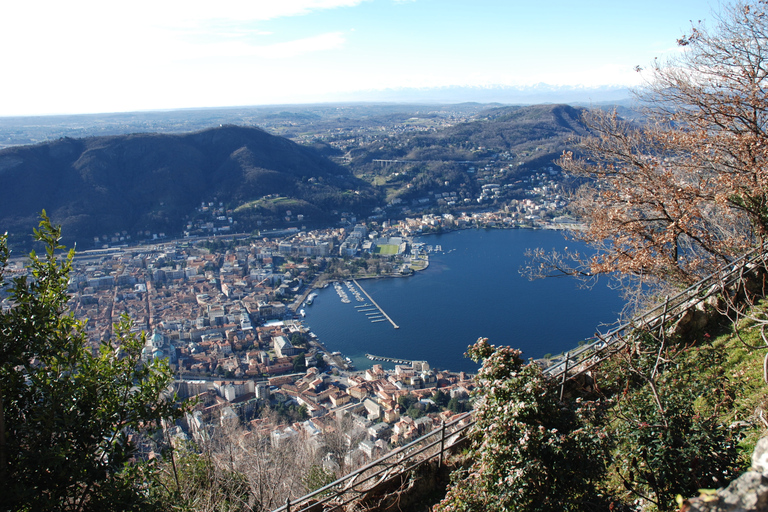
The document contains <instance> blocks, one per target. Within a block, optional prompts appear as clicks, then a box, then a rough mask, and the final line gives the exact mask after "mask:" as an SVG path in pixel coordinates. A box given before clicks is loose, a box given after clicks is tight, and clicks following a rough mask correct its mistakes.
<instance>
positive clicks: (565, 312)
mask: <svg viewBox="0 0 768 512" xmlns="http://www.w3.org/2000/svg"><path fill="white" fill-rule="evenodd" d="M420 241H423V242H425V243H427V244H429V245H441V246H442V251H443V252H442V253H433V254H431V255H430V263H429V268H427V269H426V270H424V271H422V272H418V273H416V275H414V276H412V277H408V278H389V279H367V280H362V281H359V283H360V284H361V285H362V287H363V288H364V289H365V291H366V292H367V293H368V294H369V295H370V296H371V297H372V298H373V300H375V301H376V302H377V303H378V304H379V306H381V308H382V309H383V310H384V311H385V312H386V313H387V315H389V316H390V317H391V318H392V320H393V321H394V322H395V323H396V324H397V325H398V326H399V329H395V328H394V327H393V326H392V324H391V323H389V322H387V321H380V322H371V320H370V319H369V317H368V316H366V312H361V311H360V309H361V308H356V307H355V306H360V305H361V303H360V302H357V301H356V300H355V299H354V297H353V296H352V294H350V293H349V292H347V293H348V295H349V298H350V299H351V302H350V303H343V302H341V300H340V298H339V296H338V295H337V294H336V292H335V290H334V289H333V287H332V286H329V287H327V288H325V289H323V290H319V291H318V292H319V295H318V297H317V298H316V299H315V301H314V304H313V305H311V306H306V307H305V308H304V309H305V311H306V318H305V319H304V323H305V325H306V326H307V327H309V328H310V329H311V330H312V332H314V333H315V334H316V335H317V336H318V337H319V338H320V340H321V341H322V342H323V343H324V344H325V345H326V347H327V348H328V350H330V351H337V350H338V351H341V352H342V353H343V354H344V355H345V356H348V357H350V358H351V359H352V360H353V361H354V363H355V365H356V366H357V367H358V368H359V369H362V368H368V367H370V365H371V364H372V363H371V361H369V360H367V359H366V358H365V354H366V353H372V354H376V355H380V356H386V357H393V358H402V359H413V360H426V361H429V363H430V365H431V366H432V367H436V368H442V369H448V370H452V371H462V370H463V371H467V372H475V371H476V370H477V368H478V367H477V365H476V364H475V363H473V362H472V361H471V360H469V359H466V358H465V357H464V352H465V351H466V349H467V347H468V346H469V345H471V344H472V343H474V342H475V340H477V338H479V337H486V338H488V339H489V341H490V343H492V344H494V345H510V346H513V347H516V348H519V349H521V350H522V351H523V353H524V354H523V356H524V357H526V358H538V357H541V356H543V355H545V354H548V353H550V354H557V353H560V352H563V351H565V350H568V349H571V348H573V347H575V346H577V345H578V343H579V341H581V340H583V339H586V338H589V337H591V336H592V335H593V334H594V333H595V332H596V331H598V330H605V325H607V324H612V323H613V322H615V321H616V319H617V317H618V315H619V312H620V311H621V308H622V307H623V305H624V302H623V301H622V299H621V296H620V293H619V292H618V291H616V290H613V289H611V288H610V287H608V280H607V279H606V280H604V281H600V282H598V283H597V284H596V285H595V286H593V287H591V288H584V287H583V284H582V283H580V282H579V281H577V280H575V279H572V278H550V279H539V280H535V281H529V280H528V279H527V278H525V277H523V276H521V275H520V272H519V270H520V267H521V266H522V265H523V264H524V263H525V260H526V257H525V251H526V249H533V248H536V247H542V248H544V249H548V250H549V249H553V248H557V249H562V248H563V247H565V246H568V247H571V248H575V247H578V244H576V243H574V241H573V240H568V241H566V240H565V239H564V238H563V235H562V234H561V233H560V232H558V231H551V230H528V229H512V230H463V231H455V232H451V233H446V234H441V235H431V236H427V237H423V238H421V239H420ZM344 289H345V291H346V287H344ZM368 313H370V312H368Z"/></svg>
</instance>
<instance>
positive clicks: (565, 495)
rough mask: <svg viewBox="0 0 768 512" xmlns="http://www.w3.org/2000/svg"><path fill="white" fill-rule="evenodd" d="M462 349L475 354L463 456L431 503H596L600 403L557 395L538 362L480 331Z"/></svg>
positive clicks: (601, 447)
mask: <svg viewBox="0 0 768 512" xmlns="http://www.w3.org/2000/svg"><path fill="white" fill-rule="evenodd" d="M468 355H469V356H470V357H471V358H472V359H473V360H475V361H480V360H483V366H482V368H481V369H480V371H479V373H478V375H477V384H478V390H477V392H476V394H475V396H476V398H477V400H476V403H475V419H476V423H475V425H474V427H473V429H472V432H471V433H470V440H471V446H470V448H469V457H470V460H471V464H470V466H469V467H468V468H466V469H464V470H459V471H456V472H454V473H453V474H452V475H451V487H450V488H449V491H448V493H447V495H446V497H445V499H444V500H443V501H442V502H441V503H440V504H439V505H438V506H437V507H436V510H438V511H446V512H447V511H467V512H469V511H477V510H484V511H506V510H541V511H549V510H579V511H582V510H588V509H590V508H595V509H597V508H598V505H600V504H601V498H600V496H599V493H598V491H597V487H596V483H597V482H598V480H599V479H600V478H601V477H602V476H603V475H604V474H605V470H606V464H605V462H606V454H607V449H608V447H609V443H608V437H607V435H606V434H605V432H604V430H603V429H602V428H601V426H600V418H601V412H602V406H601V404H600V403H599V402H589V401H577V400H573V401H569V402H560V401H559V399H558V388H557V384H556V383H553V382H551V381H549V380H548V379H546V378H545V377H544V375H543V374H542V372H541V368H540V367H539V366H538V365H536V364H532V363H531V364H524V363H523V360H522V359H521V358H520V351H519V350H514V349H511V348H508V347H495V346H493V345H490V344H489V343H488V341H487V340H486V339H480V340H478V341H477V343H475V345H473V346H472V347H470V349H469V351H468ZM593 425H594V426H593ZM603 509H605V508H604V507H603Z"/></svg>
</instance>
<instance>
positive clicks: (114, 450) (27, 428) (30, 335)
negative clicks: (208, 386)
mask: <svg viewBox="0 0 768 512" xmlns="http://www.w3.org/2000/svg"><path fill="white" fill-rule="evenodd" d="M60 238H61V233H60V229H59V228H58V227H54V226H52V225H51V223H50V221H49V220H48V218H47V217H46V215H45V212H43V214H42V220H41V221H40V228H39V229H37V230H35V239H36V240H37V241H40V242H43V243H44V244H45V253H44V255H43V256H38V255H37V254H35V253H34V252H33V253H31V254H30V260H29V264H28V269H29V271H30V274H31V275H30V277H29V278H28V277H26V276H20V277H15V278H13V279H11V280H10V283H8V282H7V281H6V268H7V264H8V256H9V251H8V249H7V246H6V238H5V237H1V238H0V277H2V281H3V284H4V285H6V284H9V287H10V294H11V295H10V296H11V300H12V301H13V307H12V308H10V309H8V310H7V311H3V312H1V313H0V419H2V423H0V425H3V426H4V429H3V430H0V437H1V438H0V480H2V481H3V482H4V492H3V493H2V494H0V509H3V510H5V509H14V510H17V509H29V510H132V509H138V508H141V509H142V510H144V509H147V508H148V507H149V506H150V505H151V503H149V502H148V499H147V496H146V493H144V492H143V491H142V488H143V487H144V486H145V484H146V475H144V474H143V471H141V470H139V468H137V467H131V466H129V465H128V463H129V460H130V458H131V457H132V456H133V455H134V446H133V443H132V442H131V436H133V435H135V434H137V433H140V432H142V431H146V430H148V429H152V428H156V427H158V426H159V422H160V420H161V419H163V418H174V417H177V416H178V414H179V413H178V410H177V409H176V407H175V405H174V403H173V402H172V401H166V400H164V399H163V398H162V396H161V395H162V394H163V393H165V390H166V388H167V386H168V384H169V383H170V381H171V379H172V372H171V371H170V369H169V367H168V366H167V364H165V363H164V362H161V361H155V362H153V363H151V364H149V365H144V364H141V362H140V356H141V349H142V348H143V346H144V336H143V335H141V336H139V335H135V334H133V333H131V324H130V322H129V321H128V319H127V318H124V319H123V320H122V321H121V322H120V323H119V324H118V325H117V326H115V336H114V338H113V339H112V340H111V341H109V342H103V343H102V344H101V345H100V346H98V347H97V348H92V347H91V346H89V344H88V342H87V338H86V335H85V325H84V323H83V322H80V321H78V320H76V319H75V318H74V317H73V315H72V314H71V313H68V306H67V301H68V296H67V294H66V289H67V283H68V279H69V272H70V270H71V265H72V257H73V255H74V252H73V251H69V252H68V253H67V254H66V256H64V257H59V256H58V254H57V253H58V252H59V251H61V250H62V249H64V247H62V246H61V245H60V244H59V240H60Z"/></svg>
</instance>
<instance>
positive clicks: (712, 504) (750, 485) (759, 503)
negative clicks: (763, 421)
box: [680, 437, 768, 512]
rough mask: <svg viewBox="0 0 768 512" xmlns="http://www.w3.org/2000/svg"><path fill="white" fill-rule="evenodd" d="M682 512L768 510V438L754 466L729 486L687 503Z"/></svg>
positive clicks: (757, 448) (761, 443)
mask: <svg viewBox="0 0 768 512" xmlns="http://www.w3.org/2000/svg"><path fill="white" fill-rule="evenodd" d="M680 510H681V512H756V511H768V437H764V438H762V439H760V441H758V443H757V446H755V451H754V453H753V454H752V467H751V468H750V469H749V471H747V472H746V473H743V474H742V475H741V476H740V477H739V478H737V479H736V480H734V481H733V482H731V484H730V485H729V486H728V487H725V488H724V489H718V490H717V492H716V493H714V494H711V495H702V496H700V497H698V498H693V499H690V500H687V501H686V502H685V503H684V504H683V507H682V508H681V509H680Z"/></svg>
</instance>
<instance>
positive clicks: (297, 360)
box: [291, 352, 307, 373]
mask: <svg viewBox="0 0 768 512" xmlns="http://www.w3.org/2000/svg"><path fill="white" fill-rule="evenodd" d="M291 361H292V362H293V371H295V372H296V373H301V372H305V371H307V360H306V358H305V357H304V353H303V352H302V353H301V354H299V355H297V356H296V357H294V358H293V359H292V360H291Z"/></svg>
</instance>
